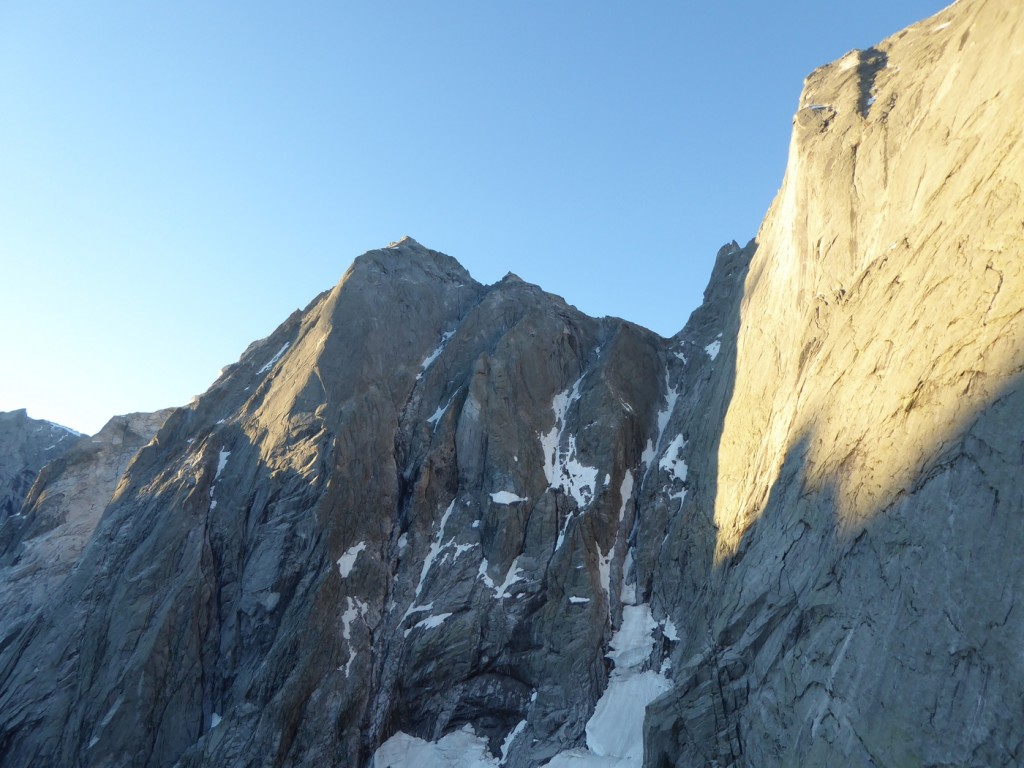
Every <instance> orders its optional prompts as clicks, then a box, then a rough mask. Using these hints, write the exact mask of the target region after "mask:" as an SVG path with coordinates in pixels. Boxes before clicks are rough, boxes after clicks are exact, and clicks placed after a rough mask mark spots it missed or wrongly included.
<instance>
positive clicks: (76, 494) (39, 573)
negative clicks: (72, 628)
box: [0, 409, 170, 646]
mask: <svg viewBox="0 0 1024 768" xmlns="http://www.w3.org/2000/svg"><path fill="white" fill-rule="evenodd" d="M169 414H170V410H169V409H168V410H164V411H157V412H156V413H132V414H128V415H126V416H115V417H114V418H112V419H111V420H110V421H108V422H107V424H106V425H105V426H104V427H103V429H101V430H100V431H99V432H98V433H97V434H95V435H93V436H92V437H91V438H89V437H83V438H81V439H79V440H77V441H76V442H74V444H73V445H72V446H71V447H70V448H69V449H68V450H67V451H65V452H64V453H63V454H62V455H61V456H60V457H59V458H57V459H55V460H53V461H51V462H50V463H48V464H47V465H46V466H45V467H43V468H42V470H41V471H40V472H39V474H38V475H37V477H36V479H35V482H34V484H33V485H32V487H31V489H30V490H29V492H28V495H27V498H26V499H25V502H24V505H23V506H22V509H21V512H20V513H19V514H17V515H14V516H11V517H8V518H7V519H6V520H4V522H3V523H2V524H0V542H2V548H0V586H2V589H0V646H3V645H6V643H7V641H8V638H9V637H11V636H12V635H13V634H14V633H15V632H16V631H17V630H18V629H19V628H20V627H22V626H23V625H24V623H25V622H26V621H27V620H28V619H29V617H31V616H32V615H33V613H34V612H35V611H36V609H38V608H39V607H40V606H41V605H42V604H43V603H45V602H46V600H47V599H48V598H49V597H50V596H51V595H52V594H54V592H55V591H56V590H57V588H58V586H59V584H60V582H61V581H63V579H64V578H65V577H66V576H67V574H68V573H69V572H70V570H71V569H72V568H73V567H74V565H75V563H76V562H77V561H78V557H79V555H80V554H81V552H82V549H84V547H85V545H86V543H87V542H88V541H89V538H90V537H91V535H92V532H93V530H94V529H95V527H96V524H97V523H98V522H99V518H100V515H101V514H102V513H103V510H104V509H106V506H107V504H108V503H109V502H110V499H111V497H112V496H113V494H114V491H115V489H116V487H117V483H118V480H120V478H121V476H122V475H123V474H124V471H125V469H126V468H127V466H128V463H129V462H130V461H131V459H132V457H133V456H134V455H135V454H136V452H138V450H139V448H141V447H142V446H143V445H145V444H146V443H148V442H149V441H150V440H151V439H152V438H153V436H154V435H155V434H156V431H157V429H159V427H160V425H161V424H162V423H163V421H164V419H165V418H166V417H167V416H168V415H169Z"/></svg>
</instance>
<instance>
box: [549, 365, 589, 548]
mask: <svg viewBox="0 0 1024 768" xmlns="http://www.w3.org/2000/svg"><path fill="white" fill-rule="evenodd" d="M582 382H583V377H582V376H581V377H580V378H579V379H577V380H576V383H575V384H573V385H572V386H571V387H570V388H569V389H567V390H566V391H565V392H562V393H561V394H558V395H555V398H554V400H553V401H552V403H551V410H552V411H554V414H555V424H554V426H553V427H552V428H551V430H550V431H549V432H548V433H547V434H544V435H540V444H541V450H542V452H543V454H544V476H545V477H546V478H547V481H548V487H549V488H551V489H552V490H561V491H563V492H565V493H566V494H568V495H570V496H572V497H573V498H574V499H575V500H576V505H577V506H578V507H579V508H580V509H583V508H585V507H586V506H587V505H589V504H590V502H591V501H592V500H593V498H594V491H595V490H596V489H597V467H588V466H586V465H584V464H583V463H582V462H580V460H579V454H578V452H577V450H576V436H575V435H571V434H568V433H567V429H568V426H567V424H566V416H567V415H568V413H569V409H570V408H571V407H572V406H573V405H574V404H575V403H576V402H578V401H579V399H580V384H581V383H582ZM570 519H572V515H571V514H570V515H569V516H568V517H567V519H566V523H565V525H566V527H567V526H568V524H569V520H570ZM564 533H565V528H564V527H563V531H562V535H561V536H559V546H561V542H562V540H563V538H564Z"/></svg>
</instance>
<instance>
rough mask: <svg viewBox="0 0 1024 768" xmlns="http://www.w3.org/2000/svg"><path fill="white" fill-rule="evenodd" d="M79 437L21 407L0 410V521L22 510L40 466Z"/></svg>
mask: <svg viewBox="0 0 1024 768" xmlns="http://www.w3.org/2000/svg"><path fill="white" fill-rule="evenodd" d="M81 437H82V435H80V434H79V433H77V432H75V431H74V430H72V429H68V428H67V427H62V426H60V425H59V424H54V423H53V422H50V421H41V420H39V419H32V418H29V415H28V413H26V412H25V410H24V409H22V410H20V411H11V412H9V413H0V523H2V522H3V521H4V520H5V519H7V518H8V517H10V516H11V515H17V514H18V513H19V512H21V506H22V504H23V503H24V502H25V496H26V494H27V493H28V490H29V488H31V487H32V483H33V482H34V481H35V479H36V475H37V474H39V470H40V469H42V468H43V467H44V466H45V465H46V464H48V463H49V462H51V461H53V460H54V459H56V458H58V457H59V456H61V455H62V454H63V453H64V452H65V451H67V450H69V449H70V448H71V447H72V446H73V445H74V444H75V443H76V442H78V440H79V439H81Z"/></svg>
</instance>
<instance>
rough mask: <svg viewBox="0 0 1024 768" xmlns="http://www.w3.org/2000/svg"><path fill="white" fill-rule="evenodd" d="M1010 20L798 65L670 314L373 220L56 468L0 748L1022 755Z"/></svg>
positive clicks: (603, 756) (25, 553) (1000, 13)
mask: <svg viewBox="0 0 1024 768" xmlns="http://www.w3.org/2000/svg"><path fill="white" fill-rule="evenodd" d="M1022 16H1024V9H1021V8H1018V7H1016V5H1015V4H1009V3H1005V2H1004V3H1001V2H995V1H994V0H960V2H959V3H957V4H956V5H954V6H952V7H950V8H949V9H947V10H946V11H944V12H942V13H941V14H939V15H938V16H936V17H934V18H933V19H930V20H928V21H926V22H922V23H921V24H919V25H915V26H914V27H911V28H910V29H908V30H907V31H905V32H903V33H901V34H900V35H897V36H895V37H893V38H891V39H890V40H887V41H885V42H884V43H881V44H879V45H878V46H877V48H874V49H870V50H868V51H862V52H854V53H851V54H849V55H848V56H846V57H844V58H843V59H842V60H840V61H839V62H836V63H835V64H832V65H829V66H828V67H825V68H823V69H821V70H819V71H817V72H815V73H813V74H812V75H811V76H810V78H808V81H807V83H806V86H805V90H804V95H803V97H802V101H801V105H800V110H799V111H798V112H797V115H796V118H795V120H794V136H793V143H792V147H791V156H790V163H789V169H788V171H787V175H786V179H785V181H784V184H783V187H782V189H781V191H780V193H779V196H778V198H777V200H776V201H775V203H774V204H773V206H772V209H771V210H770V211H769V214H768V216H767V218H766V220H765V222H764V225H763V226H762V228H761V231H760V233H759V234H758V237H757V239H756V240H755V241H752V242H751V243H750V244H748V245H747V246H746V247H740V246H739V245H737V244H735V243H733V244H731V245H729V246H726V247H725V248H723V249H722V250H721V252H720V253H719V254H718V258H717V261H716V265H715V269H714V273H713V275H712V278H711V282H710V284H709V286H708V289H707V291H706V292H705V302H704V304H703V306H702V307H701V308H700V309H699V310H697V312H695V313H694V315H693V316H692V317H691V318H690V321H689V322H688V323H687V325H686V327H685V329H684V330H683V331H682V332H680V334H678V335H677V336H676V337H674V338H672V339H662V338H660V337H658V336H656V335H654V334H652V333H650V332H648V331H646V330H644V329H642V328H639V327H637V326H635V325H632V324H630V323H628V322H625V321H621V320H617V319H610V318H604V319H600V320H597V319H593V318H589V317H586V316H584V315H582V314H581V313H579V312H578V311H576V310H575V309H574V308H573V307H571V306H568V305H567V304H565V302H563V301H562V300H561V299H559V298H558V297H555V296H552V295H550V294H546V293H544V292H543V291H542V290H540V289H539V288H537V287H536V286H532V285H529V284H527V283H524V282H523V281H522V280H520V279H518V278H517V277H515V276H514V275H508V276H507V277H506V278H505V279H503V280H502V281H500V282H499V283H497V284H495V285H493V286H484V285H481V284H479V283H477V282H476V281H474V280H473V279H472V278H471V277H470V275H469V274H468V273H466V271H465V270H464V269H463V268H462V267H461V266H459V265H458V263H456V262H455V261H454V260H453V259H451V258H449V257H447V256H445V255H443V254H440V253H438V252H435V251H431V250H429V249H427V248H424V247H423V246H421V245H419V244H418V243H416V242H415V241H412V240H409V239H405V240H403V241H400V242H399V243H395V244H392V246H389V247H388V248H385V249H381V250H378V251H371V252H369V253H367V254H365V255H363V256H361V257H359V258H358V259H357V260H356V261H355V262H354V264H353V266H352V267H351V268H350V270H349V271H348V273H346V275H345V276H344V278H343V279H342V281H341V282H340V283H339V284H338V285H337V286H336V287H335V288H334V289H332V290H331V291H328V292H326V293H324V294H322V295H321V296H319V297H317V298H316V299H315V300H314V301H313V302H312V303H311V304H310V305H309V306H308V307H307V308H306V309H305V310H303V311H299V312H296V313H294V314H293V315H292V316H291V317H290V318H288V319H287V320H286V321H285V323H284V324H282V325H281V326H280V327H279V328H278V329H277V331H275V332H274V334H272V335H271V336H270V337H268V338H267V339H264V340H262V341H260V342H257V343H255V344H253V345H252V346H251V347H250V348H249V349H248V350H246V351H245V353H243V355H242V357H241V359H240V360H239V362H238V363H237V364H235V365H233V366H230V367H229V368H227V369H225V371H224V372H223V373H222V375H221V377H220V378H219V379H218V380H217V382H215V383H214V384H213V386H212V387H211V388H210V389H209V390H208V391H207V392H206V393H205V394H204V395H203V396H201V397H200V398H198V399H197V400H196V401H195V402H194V403H193V404H192V405H190V406H189V407H187V408H182V409H178V410H176V411H174V412H173V413H171V414H170V415H169V416H168V417H167V418H166V421H164V419H163V416H164V414H161V415H159V416H154V417H152V418H150V419H149V420H148V421H147V422H146V424H147V427H151V428H152V429H156V426H157V423H158V422H163V424H162V426H160V427H159V431H158V432H157V433H156V435H155V437H154V438H153V439H152V440H149V439H148V435H149V434H150V433H151V431H152V429H143V428H141V427H138V426H132V427H131V429H132V431H133V434H135V435H137V439H136V440H135V441H134V442H131V443H130V444H129V443H128V442H127V441H125V442H123V445H125V446H126V447H125V449H124V457H125V459H124V465H123V467H122V466H118V469H117V471H116V472H113V473H111V472H109V471H108V473H107V478H108V480H109V478H110V477H113V476H115V475H116V477H117V480H116V487H115V486H114V484H112V483H108V484H107V485H104V486H103V487H104V488H109V490H108V491H107V492H106V495H107V496H108V497H109V496H110V495H111V494H112V497H111V498H110V499H109V503H108V504H107V503H105V501H104V502H102V503H101V502H100V501H99V499H100V498H101V497H102V496H103V494H100V493H99V492H98V491H97V492H91V493H89V494H84V496H87V497H88V500H84V498H83V493H82V491H81V489H82V487H83V483H85V482H86V480H85V475H87V474H88V473H87V472H84V471H75V470H74V467H77V466H81V467H85V466H86V464H87V462H86V461H85V460H84V459H83V460H82V463H76V460H75V459H74V458H73V454H72V453H69V454H67V456H66V459H65V460H64V462H65V463H63V464H62V463H60V462H58V463H57V464H51V465H50V468H49V469H48V470H44V471H43V473H42V474H40V476H39V478H38V479H37V480H36V481H35V486H34V487H33V490H32V491H31V492H30V493H29V494H28V499H29V501H28V503H27V504H26V505H25V512H24V516H23V520H22V521H21V522H19V523H18V527H17V530H16V531H15V530H14V529H13V528H12V529H10V530H11V533H10V534H9V535H8V537H7V539H6V540H5V541H7V542H8V543H5V547H6V550H5V555H4V557H6V558H8V559H6V560H4V562H3V564H4V566H5V571H4V573H3V574H0V578H3V579H4V580H5V582H4V584H5V588H6V585H7V584H8V583H9V584H12V585H14V586H15V589H12V591H11V594H28V591H29V590H30V589H31V588H34V587H35V585H36V578H35V577H34V576H32V575H31V574H29V575H28V576H23V577H21V579H20V581H19V580H18V579H17V578H15V577H14V576H12V575H11V573H12V572H11V570H10V569H11V568H15V567H17V564H18V563H19V562H22V563H25V562H37V563H42V562H46V563H50V564H51V565H49V566H47V567H48V568H49V570H47V569H46V568H41V569H40V573H41V574H42V575H41V576H40V577H38V578H39V582H38V583H41V584H44V585H45V586H44V587H42V588H39V589H37V591H36V592H35V593H34V594H32V595H30V596H29V597H25V598H22V597H19V598H18V600H24V601H25V602H23V603H20V604H21V605H24V606H25V607H24V608H23V609H21V610H20V612H19V610H18V609H17V608H16V607H14V608H12V607H11V606H14V603H13V602H10V601H8V602H7V603H4V604H3V605H0V608H2V609H3V610H4V611H6V613H5V614H0V622H2V623H0V626H2V628H3V632H4V634H3V636H2V637H3V639H2V641H0V765H4V766H21V765H30V764H49V765H68V766H180V767H181V768H186V767H197V766H213V765H216V766H305V765H335V766H367V765H373V766H375V768H386V767H390V768H405V767H407V766H408V767H410V768H411V766H440V767H442V768H448V767H453V768H479V767H481V766H498V765H503V766H510V767H511V768H525V767H526V766H540V765H550V766H554V767H555V768H558V767H559V766H575V767H576V768H590V767H591V766H602V767H606V768H612V767H615V766H618V767H619V768H626V767H627V766H640V765H646V766H652V767H656V768H663V767H665V766H680V767H681V766H695V765H700V766H704V765H720V766H727V765H728V766H764V765H794V766H797V765H854V764H864V765H875V766H904V765H922V766H926V765H933V766H938V765H977V766H982V765H1011V764H1017V763H1020V762H1022V761H1024V753H1022V750H1024V746H1022V741H1024V728H1022V726H1021V725H1020V724H1021V723H1024V711H1022V710H1024V704H1022V698H1021V695H1020V693H1021V690H1022V689H1024V668H1022V657H1021V655H1020V648H1022V647H1024V618H1022V614H1021V610H1020V608H1018V607H1017V606H1016V600H1017V595H1018V593H1019V592H1020V590H1021V587H1022V586H1024V585H1022V581H1021V579H1022V577H1021V573H1022V568H1021V565H1022V563H1021V557H1022V555H1021V554H1020V553H1021V552H1022V551H1024V548H1022V544H1024V541H1022V539H1024V526H1022V525H1021V515H1022V514H1024V483H1022V482H1021V471H1022V464H1024V431H1022V428H1021V424H1022V423H1024V422H1022V416H1024V400H1022V397H1021V391H1022V390H1021V385H1020V379H1019V377H1020V374H1021V372H1022V371H1024V360H1022V355H1024V353H1022V346H1024V345H1022V341H1024V338H1022V333H1024V328H1022V326H1021V323H1022V322H1024V284H1022V281H1024V276H1022V271H1021V255H1022V254H1021V250H1022V249H1021V238H1022V234H1024V204H1022V200H1021V190H1020V186H1019V184H1020V181H1019V180H1020V179H1022V178H1024V167H1022V166H1024V159H1022V157H1024V156H1022V153H1021V150H1020V139H1021V131H1022V130H1024V129H1022V128H1021V127H1020V126H1021V125H1024V122H1021V120H1020V119H1019V118H1020V112H1021V109H1022V105H1024V92H1022V88H1024V67H1021V66H1017V65H1019V64H1021V63H1022V57H1024V26H1022V25H1021V21H1022ZM129 421H130V420H129ZM129 426H131V425H129ZM126 428H127V427H126ZM101 434H102V433H101ZM98 437H99V436H98ZM83 445H84V444H83ZM140 447H141V450H138V452H137V453H135V450H136V449H137V448H140ZM133 453H134V458H132V459H131V461H130V462H128V461H127V456H128V455H130V454H133ZM103 466H104V467H107V468H110V467H113V466H114V464H112V463H111V462H109V461H105V462H104V463H103ZM105 482H106V481H105ZM58 497H59V498H58ZM101 507H102V508H103V509H102V514H101V515H100V514H99V512H100V509H101ZM83 509H87V510H88V511H87V513H84V514H83V513H82V510H83ZM76 520H81V521H82V522H81V525H79V527H77V528H73V526H74V525H76V523H75V522H74V521H76ZM5 530H6V528H5ZM47 534H52V535H51V536H50V538H48V539H47V538H45V537H46V536H47ZM43 541H46V542H50V543H48V544H47V545H46V546H47V547H49V549H44V548H42V546H41V544H40V542H43ZM17 558H20V560H19V559H17ZM33 558H35V559H34V560H33ZM55 562H57V563H59V564H60V565H59V567H55V566H53V565H52V564H53V563H55ZM16 590H22V591H21V592H17V591H16ZM5 599H6V598H5ZM12 617H13V618H12Z"/></svg>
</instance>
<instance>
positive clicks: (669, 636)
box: [661, 617, 679, 643]
mask: <svg viewBox="0 0 1024 768" xmlns="http://www.w3.org/2000/svg"><path fill="white" fill-rule="evenodd" d="M661 634H663V635H664V636H665V639H666V640H668V641H670V642H673V643H678V642H679V630H677V629H676V625H675V624H674V623H673V622H672V619H670V618H668V617H665V624H664V625H663V626H662V630H661Z"/></svg>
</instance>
